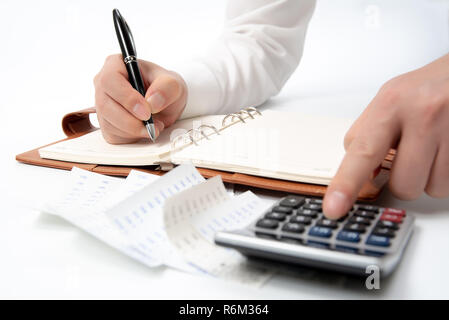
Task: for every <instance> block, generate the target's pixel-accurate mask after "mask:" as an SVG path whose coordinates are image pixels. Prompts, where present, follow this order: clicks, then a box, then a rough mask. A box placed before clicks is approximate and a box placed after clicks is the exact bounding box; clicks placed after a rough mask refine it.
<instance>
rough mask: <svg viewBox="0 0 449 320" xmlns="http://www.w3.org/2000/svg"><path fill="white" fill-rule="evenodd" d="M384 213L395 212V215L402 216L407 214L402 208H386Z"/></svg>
mask: <svg viewBox="0 0 449 320" xmlns="http://www.w3.org/2000/svg"><path fill="white" fill-rule="evenodd" d="M384 213H386V214H395V215H397V216H401V217H404V216H405V210H400V209H393V208H385V210H384Z"/></svg>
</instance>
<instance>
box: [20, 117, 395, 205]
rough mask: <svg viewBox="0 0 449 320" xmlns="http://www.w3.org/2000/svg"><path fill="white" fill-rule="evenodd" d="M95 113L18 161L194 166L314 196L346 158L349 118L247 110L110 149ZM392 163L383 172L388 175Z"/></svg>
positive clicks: (106, 168)
mask: <svg viewBox="0 0 449 320" xmlns="http://www.w3.org/2000/svg"><path fill="white" fill-rule="evenodd" d="M89 112H94V110H92V109H91V110H89V111H84V112H80V113H73V114H69V115H67V116H66V117H65V118H64V121H63V128H64V131H65V132H66V133H67V135H68V136H69V139H66V140H64V141H60V142H57V143H54V144H51V145H48V146H46V147H43V148H39V149H37V150H33V151H30V152H28V153H24V154H22V155H19V156H17V160H19V161H22V162H25V163H30V164H38V165H46V166H51V167H59V168H64V169H70V168H71V167H73V165H74V164H83V165H84V167H83V168H84V169H87V170H91V171H94V172H99V173H106V174H112V175H127V173H129V170H130V168H141V169H151V170H154V169H156V167H158V168H162V169H163V170H164V169H167V168H168V169H171V168H173V166H175V165H180V164H183V163H193V164H194V165H195V166H196V167H198V168H202V169H203V170H200V172H201V173H202V174H203V176H205V177H211V176H214V175H217V174H220V175H221V176H222V178H223V180H224V181H225V182H231V183H237V184H243V185H249V186H255V187H261V188H266V189H274V190H279V191H286V192H289V193H303V194H309V195H318V196H320V195H323V194H324V192H325V188H326V185H328V184H329V182H330V181H331V179H332V178H333V176H334V175H335V173H336V171H337V169H338V166H339V164H340V162H341V160H342V158H343V156H344V152H345V151H344V147H343V139H344V135H345V133H346V131H347V130H348V129H349V127H350V125H351V121H350V120H348V119H340V118H325V117H317V116H310V115H303V114H300V113H288V112H276V111H271V110H268V111H263V112H260V111H259V110H257V109H255V108H246V109H243V110H242V111H240V112H238V113H234V114H230V115H209V116H201V117H196V118H191V119H185V120H181V121H178V122H176V123H175V124H174V125H172V126H171V127H169V128H167V129H165V130H164V131H163V132H162V134H161V135H160V136H159V138H158V139H157V141H156V142H155V143H149V142H148V141H147V140H142V141H140V142H137V143H134V144H126V145H111V144H108V143H107V142H106V141H105V140H104V138H103V136H102V134H101V131H100V130H95V129H96V128H94V127H93V126H92V125H91V123H90V121H89V118H88V115H89ZM389 160H391V158H390V159H389V158H387V159H386V162H387V163H386V164H385V163H384V165H383V166H384V168H386V169H388V167H389V163H388V161H389ZM381 176H382V177H383V178H382V179H380V178H379V179H377V181H375V182H374V180H373V182H371V183H369V184H367V186H365V188H364V190H362V192H361V194H360V195H359V199H362V200H369V199H374V198H375V197H376V196H377V195H378V193H379V191H380V189H381V186H382V185H383V183H384V182H385V181H386V179H385V177H384V176H385V175H381Z"/></svg>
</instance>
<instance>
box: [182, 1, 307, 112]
mask: <svg viewBox="0 0 449 320" xmlns="http://www.w3.org/2000/svg"><path fill="white" fill-rule="evenodd" d="M314 8H315V0H228V7H227V12H226V22H225V27H224V30H223V33H222V35H221V36H220V38H219V39H218V41H216V43H215V44H214V45H213V46H212V47H211V48H210V49H209V50H208V52H206V54H205V55H204V56H203V57H201V58H198V59H195V60H194V61H192V62H191V63H188V64H185V65H183V66H182V67H181V68H178V69H177V70H175V71H176V72H178V73H179V74H180V75H181V76H182V77H183V78H184V80H185V81H186V83H187V87H188V99H187V105H186V108H185V110H184V113H183V114H182V118H190V117H194V116H198V115H205V114H228V113H232V112H235V111H238V110H240V109H242V108H243V107H250V106H258V105H260V104H262V103H263V102H265V101H266V100H267V99H269V98H270V97H272V96H274V95H276V94H277V93H279V91H280V90H281V88H282V87H283V85H284V84H285V82H286V81H287V80H288V78H289V77H290V75H291V74H292V73H293V71H294V70H295V69H296V67H297V66H298V64H299V61H300V59H301V56H302V52H303V46H304V39H305V33H306V30H307V25H308V22H309V20H310V17H311V16H312V13H313V10H314Z"/></svg>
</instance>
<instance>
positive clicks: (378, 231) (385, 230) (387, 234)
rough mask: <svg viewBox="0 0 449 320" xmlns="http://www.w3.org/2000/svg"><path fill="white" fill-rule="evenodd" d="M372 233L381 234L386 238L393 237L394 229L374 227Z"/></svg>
mask: <svg viewBox="0 0 449 320" xmlns="http://www.w3.org/2000/svg"><path fill="white" fill-rule="evenodd" d="M373 234H375V235H376V236H383V237H388V238H393V237H394V231H393V230H391V229H390V228H376V229H374V231H373Z"/></svg>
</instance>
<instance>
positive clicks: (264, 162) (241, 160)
mask: <svg viewBox="0 0 449 320" xmlns="http://www.w3.org/2000/svg"><path fill="white" fill-rule="evenodd" d="M245 122H246V123H241V122H240V123H237V124H235V125H233V126H230V127H228V128H226V129H224V130H222V131H221V134H220V135H216V134H214V135H213V136H211V138H210V140H204V139H203V140H201V141H200V142H199V145H198V146H191V147H189V148H185V149H184V150H182V151H180V152H177V153H175V154H173V155H172V161H173V162H175V163H183V162H187V161H192V162H193V164H195V165H196V166H198V167H206V168H211V169H217V170H225V171H231V172H240V173H247V174H252V175H258V176H264V177H271V178H276V179H284V180H292V181H299V182H307V183H316V184H323V185H327V184H329V182H330V180H331V179H332V177H333V176H334V175H335V173H336V170H337V169H338V166H339V164H340V161H341V160H342V158H343V156H344V152H345V151H344V146H343V140H344V135H345V133H346V131H347V130H348V129H349V127H350V125H351V123H352V121H351V120H350V119H340V118H323V117H317V116H308V115H302V114H300V113H286V112H275V111H264V112H263V114H262V115H261V116H255V119H246V120H245Z"/></svg>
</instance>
